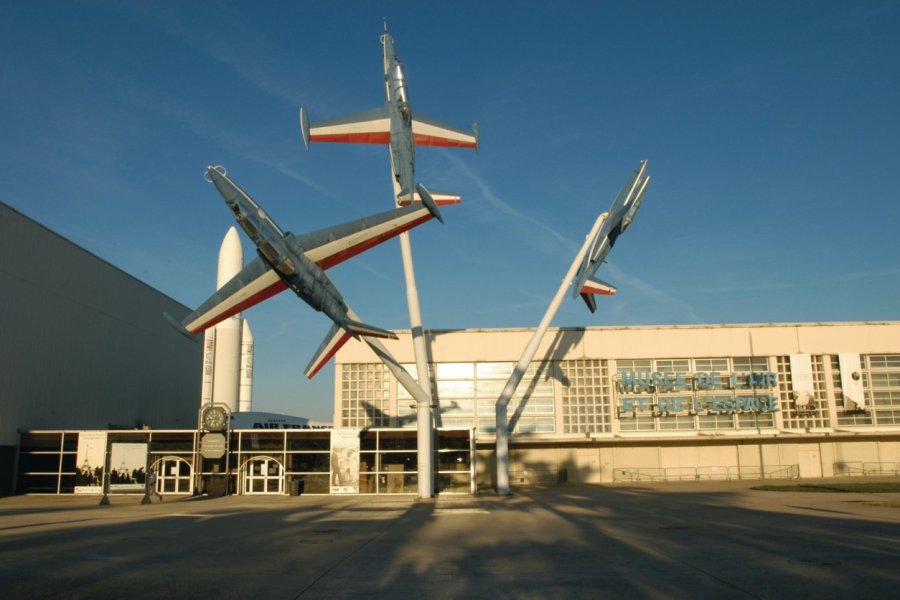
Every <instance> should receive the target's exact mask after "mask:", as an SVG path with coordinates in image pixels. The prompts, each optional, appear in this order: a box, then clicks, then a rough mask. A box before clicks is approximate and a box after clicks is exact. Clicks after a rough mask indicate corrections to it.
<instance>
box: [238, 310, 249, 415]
mask: <svg viewBox="0 0 900 600" xmlns="http://www.w3.org/2000/svg"><path fill="white" fill-rule="evenodd" d="M243 321H244V324H243V328H242V329H241V390H240V393H239V395H238V407H239V408H240V412H250V411H252V410H253V334H252V333H251V332H250V325H249V324H248V323H247V319H243Z"/></svg>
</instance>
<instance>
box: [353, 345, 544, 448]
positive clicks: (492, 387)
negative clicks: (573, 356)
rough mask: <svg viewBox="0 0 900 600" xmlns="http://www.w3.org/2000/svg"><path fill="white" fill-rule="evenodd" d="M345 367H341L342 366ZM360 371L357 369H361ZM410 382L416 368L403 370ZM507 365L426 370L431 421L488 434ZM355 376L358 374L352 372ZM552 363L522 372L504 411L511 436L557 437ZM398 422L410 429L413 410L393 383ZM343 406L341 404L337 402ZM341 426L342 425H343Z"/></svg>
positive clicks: (509, 364)
mask: <svg viewBox="0 0 900 600" xmlns="http://www.w3.org/2000/svg"><path fill="white" fill-rule="evenodd" d="M344 366H345V367H346V365H344ZM361 366H362V365H357V367H361ZM403 367H404V368H405V369H406V370H407V371H409V373H410V375H412V377H413V379H417V376H416V373H417V370H416V366H415V365H410V364H405V365H403ZM514 367H515V364H514V363H512V362H467V363H436V364H433V365H431V366H430V367H429V369H430V371H431V374H432V381H434V389H433V390H432V394H433V397H434V398H435V399H436V404H437V406H438V410H437V411H435V421H436V423H437V425H438V427H444V428H447V429H453V428H462V429H468V428H471V427H475V428H477V430H478V432H479V433H489V434H493V433H494V432H495V423H496V404H497V398H499V397H500V393H501V392H502V391H503V388H504V386H505V385H506V382H507V380H508V379H509V377H510V375H511V374H512V372H513V368H514ZM357 372H358V371H357ZM554 379H555V377H554V365H553V363H543V364H533V365H531V366H529V368H528V369H527V370H526V371H525V374H524V376H523V377H522V381H521V383H519V386H518V387H517V388H516V391H515V393H514V394H513V397H512V399H511V400H510V403H509V407H508V414H509V416H510V430H511V431H514V432H516V433H553V432H555V431H556V412H555V404H554V389H555V388H554ZM395 385H396V388H395V389H396V390H397V415H398V418H397V422H396V425H397V426H400V427H410V428H415V426H416V409H415V406H414V401H413V399H412V396H411V395H410V393H409V392H407V391H406V389H405V388H404V387H403V386H402V385H400V384H399V382H396V381H395ZM341 402H342V406H343V399H342V400H341ZM342 426H345V425H343V421H342Z"/></svg>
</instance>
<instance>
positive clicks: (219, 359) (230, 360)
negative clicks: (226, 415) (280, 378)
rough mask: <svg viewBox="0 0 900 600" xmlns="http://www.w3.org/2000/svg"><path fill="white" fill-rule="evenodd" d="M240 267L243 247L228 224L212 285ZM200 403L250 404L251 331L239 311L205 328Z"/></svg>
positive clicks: (242, 407) (234, 407) (232, 407)
mask: <svg viewBox="0 0 900 600" xmlns="http://www.w3.org/2000/svg"><path fill="white" fill-rule="evenodd" d="M243 268H244V251H243V249H242V248H241V240H240V238H239V237H238V233H237V229H235V228H234V227H231V228H229V229H228V233H226V234H225V239H223V240H222V246H221V248H220V249H219V269H218V273H217V277H216V289H219V288H221V287H222V286H223V285H225V284H226V283H228V281H230V280H231V279H232V278H233V277H234V276H235V275H237V274H238V272H240V270H241V269H243ZM203 348H204V350H203V351H204V354H203V385H202V388H201V389H202V391H201V398H200V402H201V405H206V404H209V403H210V402H213V403H216V404H224V405H225V406H227V407H228V409H229V410H230V411H231V412H233V413H234V412H238V411H239V410H240V411H249V410H251V406H252V386H253V334H252V333H250V327H249V325H247V322H246V321H244V319H243V318H241V315H240V314H237V315H234V316H233V317H229V318H227V319H225V320H224V321H222V322H221V323H219V324H218V325H216V326H215V327H213V328H210V329H208V330H207V331H206V332H205V338H204V343H203Z"/></svg>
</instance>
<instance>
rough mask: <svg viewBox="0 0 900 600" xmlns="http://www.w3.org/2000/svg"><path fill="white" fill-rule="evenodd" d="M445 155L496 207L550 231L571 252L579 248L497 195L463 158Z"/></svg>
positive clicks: (508, 214) (506, 213) (509, 214)
mask: <svg viewBox="0 0 900 600" xmlns="http://www.w3.org/2000/svg"><path fill="white" fill-rule="evenodd" d="M445 156H446V157H447V158H448V159H449V160H450V161H452V162H453V163H454V164H455V165H456V167H457V168H458V169H459V170H460V171H461V172H462V174H463V175H465V176H466V177H467V178H468V179H469V180H470V181H471V182H472V183H474V184H475V185H476V186H478V188H479V190H480V191H481V194H482V196H484V198H485V199H486V200H487V201H488V202H490V203H491V204H492V205H493V206H494V208H496V209H497V210H498V211H500V212H501V213H503V214H505V215H507V216H510V217H513V218H516V219H519V220H521V221H524V222H525V223H529V224H531V225H533V226H535V227H538V228H539V229H541V230H543V231H545V232H547V233H549V234H550V235H551V236H553V238H555V239H556V241H558V242H559V243H560V244H561V245H562V246H563V247H564V248H565V249H566V250H567V251H569V252H576V251H577V250H578V246H577V244H575V243H574V242H572V240H570V239H568V238H566V237H565V236H563V235H561V234H560V233H559V232H557V231H556V230H555V229H553V228H552V227H548V226H547V225H546V224H544V223H541V222H540V221H538V220H537V219H534V218H532V217H529V216H528V215H526V214H523V213H522V212H520V211H518V210H516V209H515V208H514V207H513V206H512V205H510V204H509V203H508V202H506V201H505V200H503V199H502V198H500V197H499V196H497V195H496V194H495V193H494V192H493V190H492V189H491V188H490V186H489V185H488V184H487V182H486V181H485V180H484V179H483V178H482V177H481V176H479V175H478V174H476V173H475V172H474V171H472V169H470V168H469V167H468V165H466V163H465V162H463V161H462V159H460V158H459V157H457V156H454V155H453V154H452V153H450V152H446V153H445Z"/></svg>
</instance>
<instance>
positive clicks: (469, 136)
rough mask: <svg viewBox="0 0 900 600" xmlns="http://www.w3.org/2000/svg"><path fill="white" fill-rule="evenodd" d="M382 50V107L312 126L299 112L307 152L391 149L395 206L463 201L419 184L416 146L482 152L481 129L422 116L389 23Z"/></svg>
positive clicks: (307, 118)
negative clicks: (313, 146)
mask: <svg viewBox="0 0 900 600" xmlns="http://www.w3.org/2000/svg"><path fill="white" fill-rule="evenodd" d="M381 44H382V46H383V47H384V53H383V58H384V94H385V102H384V105H383V106H379V107H378V108H373V109H371V110H366V111H363V112H358V113H353V114H350V115H345V116H343V117H337V118H334V119H328V120H326V121H320V122H317V123H313V124H312V125H310V122H309V116H308V115H307V113H306V109H305V108H302V107H301V108H300V132H301V134H302V135H303V143H304V144H305V146H306V148H307V149H309V144H310V142H345V143H355V144H388V146H389V147H390V151H391V172H392V173H393V176H394V181H395V183H396V184H397V185H398V186H399V192H398V193H397V198H396V199H397V203H398V204H401V205H405V204H409V203H411V202H415V201H418V200H421V196H422V195H428V196H430V197H432V198H433V200H434V201H435V203H437V204H451V203H456V202H459V196H457V195H455V194H447V193H441V192H429V191H428V190H427V189H425V188H418V187H417V186H416V182H415V173H416V153H415V151H416V146H445V147H455V148H475V149H476V150H477V149H478V125H477V124H475V123H473V124H472V130H471V131H467V130H465V129H460V128H458V127H453V126H452V125H447V124H445V123H442V122H440V121H438V120H437V119H434V118H432V117H429V116H427V115H425V114H423V113H420V112H418V111H413V110H412V107H411V106H410V104H409V98H408V95H407V89H406V77H405V76H404V74H403V64H402V63H401V62H400V59H399V58H398V57H397V53H396V52H395V50H394V38H392V37H391V36H390V34H389V33H388V32H387V23H385V27H384V33H383V34H382V35H381Z"/></svg>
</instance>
